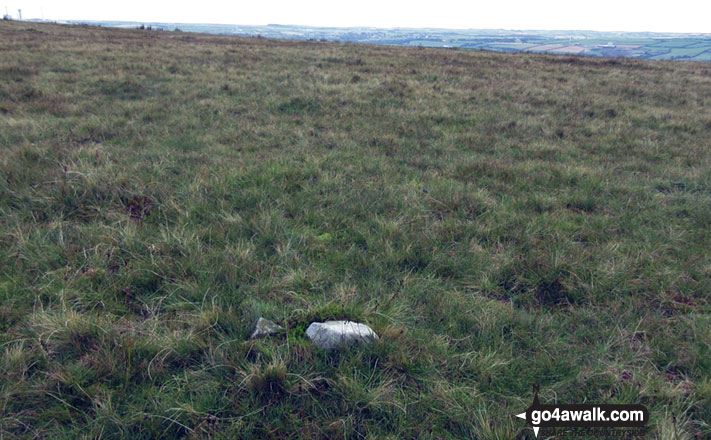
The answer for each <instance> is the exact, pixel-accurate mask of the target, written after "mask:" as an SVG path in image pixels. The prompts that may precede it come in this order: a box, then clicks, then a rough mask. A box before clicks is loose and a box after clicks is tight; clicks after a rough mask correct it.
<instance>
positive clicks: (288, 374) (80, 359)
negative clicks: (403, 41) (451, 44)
mask: <svg viewBox="0 0 711 440" xmlns="http://www.w3.org/2000/svg"><path fill="white" fill-rule="evenodd" d="M334 32H335V31H334ZM512 42H513V43H515V41H512ZM487 44H488V43H487ZM564 44H567V42H564ZM710 132H711V65H710V64H705V63H688V62H673V61H670V62H655V61H645V60H631V59H610V58H593V57H580V56H567V55H545V54H535V53H514V54H511V53H495V52H484V51H467V50H442V49H429V48H421V47H394V46H378V45H361V44H353V43H329V42H320V41H297V40H273V39H267V38H246V37H231V36H218V35H209V34H197V33H189V32H158V31H148V30H130V29H110V28H98V27H90V26H67V25H55V24H36V23H26V22H12V21H2V22H0V153H1V154H0V371H1V372H2V373H1V374H0V439H5V438H8V439H14V438H22V439H24V438H27V439H34V438H50V439H76V438H91V439H94V438H96V439H98V438H102V439H154V438H170V439H172V438H186V439H208V438H211V439H235V438H254V439H297V438H303V439H318V438H321V439H338V438H344V439H376V438H377V439H381V438H382V439H465V438H466V439H501V440H509V439H513V438H519V439H531V438H532V431H531V429H530V428H525V427H524V424H523V422H522V421H521V420H519V419H517V418H515V417H514V416H513V415H514V414H517V413H520V412H522V411H523V410H525V409H526V408H527V407H528V406H529V405H530V404H531V401H532V398H533V391H532V390H533V387H534V386H535V385H539V386H540V390H541V391H540V399H541V402H542V403H554V402H557V403H571V404H572V403H633V404H642V405H645V407H647V408H648V409H649V411H650V414H651V421H650V424H649V426H648V434H649V435H648V438H650V439H664V440H671V439H684V440H686V439H706V438H711V302H710V301H709V292H711V252H709V249H710V247H711V154H710V153H711V151H710V149H711V145H710V143H709V142H710V141H709V139H710V137H709V133H710ZM260 316H262V317H266V318H269V319H272V320H274V321H276V322H278V323H279V324H281V325H282V326H284V327H285V328H286V329H287V330H286V333H285V334H283V335H280V336H277V337H273V338H267V339H262V340H257V341H249V340H248V339H247V338H248V335H249V333H250V331H251V329H252V327H253V325H254V324H255V322H256V320H257V318H258V317H260ZM326 319H351V320H357V321H359V322H364V323H367V324H368V325H370V326H372V327H373V328H374V329H375V331H376V332H377V333H378V334H379V335H380V340H379V341H378V342H377V343H374V344H372V345H370V346H366V347H363V348H360V349H350V350H342V351H336V352H324V351H321V350H319V349H317V348H315V347H314V346H313V345H312V344H311V343H310V342H309V341H308V340H307V339H306V337H305V332H304V331H305V328H306V326H307V325H308V324H309V323H310V322H311V321H313V320H326ZM519 434H520V436H519V437H517V435H519ZM539 438H542V437H539Z"/></svg>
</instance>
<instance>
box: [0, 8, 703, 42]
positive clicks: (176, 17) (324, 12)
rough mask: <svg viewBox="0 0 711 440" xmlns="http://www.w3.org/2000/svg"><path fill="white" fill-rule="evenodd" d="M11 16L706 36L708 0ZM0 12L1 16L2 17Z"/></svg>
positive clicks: (61, 11)
mask: <svg viewBox="0 0 711 440" xmlns="http://www.w3.org/2000/svg"><path fill="white" fill-rule="evenodd" d="M0 6H5V8H6V10H7V13H8V14H9V15H11V16H12V17H13V18H19V17H18V15H19V14H18V9H21V10H22V18H23V19H45V20H50V21H52V20H54V21H82V20H87V21H128V22H153V23H186V24H227V25H229V24H236V25H243V26H268V25H269V24H280V25H285V26H306V27H333V28H351V27H366V28H378V29H451V30H469V29H472V30H484V29H492V30H494V29H501V30H540V31H562V30H585V31H591V32H650V33H681V34H711V22H710V21H709V20H708V17H709V16H711V3H706V4H699V3H698V2H696V1H694V0H677V1H676V2H674V3H673V4H670V3H669V2H666V1H661V0H646V1H641V0H631V1H628V2H620V1H617V0H598V1H597V2H595V3H594V4H593V3H591V4H589V5H582V6H581V5H576V6H571V5H570V4H569V2H567V1H563V0H541V1H540V2H536V3H532V2H528V1H525V0H508V1H504V2H484V3H480V4H472V3H464V2H459V1H456V0H441V1H440V2H438V3H437V4H436V5H433V4H432V3H424V2H412V1H408V2H406V1H404V0H392V1H388V2H382V1H378V0H362V1H360V2H358V3H357V4H356V3H344V4H339V5H338V6H334V5H333V3H332V2H329V1H327V0H301V1H298V2H294V1H286V0H266V1H263V2H259V3H256V2H255V3H241V2H237V3H235V4H224V3H222V2H218V1H213V0H204V1H202V2H200V3H189V2H177V3H176V2H164V1H151V2H145V1H138V0H125V1H123V2H121V3H103V2H99V3H97V2H93V1H88V0H55V1H52V2H49V1H47V0H7V1H6V2H5V3H3V4H0ZM4 12H5V11H3V13H4Z"/></svg>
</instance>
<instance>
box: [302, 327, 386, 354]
mask: <svg viewBox="0 0 711 440" xmlns="http://www.w3.org/2000/svg"><path fill="white" fill-rule="evenodd" d="M306 336H308V338H309V339H311V340H312V341H313V342H314V343H315V344H316V345H317V346H319V347H321V348H323V349H324V350H331V349H333V348H336V347H338V346H343V345H347V344H350V343H367V342H371V341H373V340H375V339H380V338H378V335H377V334H375V332H374V331H373V329H372V328H370V327H368V326H367V325H365V324H361V323H359V322H353V321H326V322H312V323H311V325H309V328H307V329H306Z"/></svg>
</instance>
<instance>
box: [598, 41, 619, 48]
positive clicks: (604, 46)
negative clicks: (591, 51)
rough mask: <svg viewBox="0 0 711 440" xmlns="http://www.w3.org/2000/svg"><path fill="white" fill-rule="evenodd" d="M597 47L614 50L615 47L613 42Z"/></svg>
mask: <svg viewBox="0 0 711 440" xmlns="http://www.w3.org/2000/svg"><path fill="white" fill-rule="evenodd" d="M597 47H598V48H600V49H614V48H615V45H614V44H613V43H612V42H609V43H607V44H598V45H597Z"/></svg>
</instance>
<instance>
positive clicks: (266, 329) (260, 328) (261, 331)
mask: <svg viewBox="0 0 711 440" xmlns="http://www.w3.org/2000/svg"><path fill="white" fill-rule="evenodd" d="M283 330H284V327H282V326H280V325H278V324H277V323H275V322H273V321H270V320H268V319H264V318H261V317H260V318H259V320H258V321H257V325H255V326H254V330H253V331H252V334H251V335H250V336H249V339H257V338H263V337H264V336H270V335H274V334H276V333H280V332H281V331H283Z"/></svg>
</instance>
